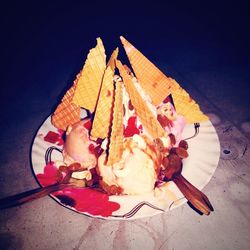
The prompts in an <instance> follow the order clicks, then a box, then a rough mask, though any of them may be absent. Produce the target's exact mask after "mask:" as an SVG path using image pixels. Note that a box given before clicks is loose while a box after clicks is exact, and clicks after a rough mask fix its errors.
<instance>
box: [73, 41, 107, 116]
mask: <svg viewBox="0 0 250 250" xmlns="http://www.w3.org/2000/svg"><path fill="white" fill-rule="evenodd" d="M105 68H106V55H105V49H104V46H103V43H102V40H101V39H100V38H97V45H96V47H95V48H93V49H91V50H90V51H89V54H88V57H87V60H86V62H85V64H84V67H83V69H82V71H81V74H80V77H79V81H78V84H77V86H76V90H75V94H74V96H73V100H72V101H73V103H75V104H76V105H78V106H80V107H82V108H85V109H87V110H89V111H90V112H93V111H94V110H95V107H96V103H97V99H98V95H99V91H100V87H101V83H102V78H103V74H104V71H105Z"/></svg>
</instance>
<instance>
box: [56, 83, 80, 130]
mask: <svg viewBox="0 0 250 250" xmlns="http://www.w3.org/2000/svg"><path fill="white" fill-rule="evenodd" d="M77 81H78V79H76V80H75V81H74V84H73V85H72V87H71V88H70V89H69V90H68V91H67V92H66V94H65V95H64V97H63V98H62V100H61V103H60V104H59V105H58V106H57V108H56V110H55V112H54V114H53V115H52V117H51V123H52V124H53V125H54V126H55V127H56V128H58V129H62V130H65V131H66V129H67V127H68V126H69V125H72V124H74V123H76V122H78V121H80V111H81V109H80V107H79V106H78V105H77V104H75V103H72V98H73V96H74V93H75V88H76V85H77Z"/></svg>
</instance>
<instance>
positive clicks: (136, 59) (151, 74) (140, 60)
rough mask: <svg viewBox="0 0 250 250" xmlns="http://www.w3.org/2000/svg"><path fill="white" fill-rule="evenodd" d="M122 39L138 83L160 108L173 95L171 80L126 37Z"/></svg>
mask: <svg viewBox="0 0 250 250" xmlns="http://www.w3.org/2000/svg"><path fill="white" fill-rule="evenodd" d="M120 39H121V42H122V44H123V47H124V49H125V52H126V54H127V56H128V59H129V61H130V63H131V66H132V68H133V70H134V72H135V75H136V77H137V79H138V81H139V82H140V84H141V86H142V88H143V89H144V90H145V91H146V93H147V94H148V95H149V96H150V98H151V100H152V102H153V104H154V105H155V106H158V105H159V104H160V103H161V102H162V101H163V100H164V99H165V98H166V96H168V95H169V94H170V93H171V90H172V87H173V86H172V83H171V81H170V79H169V78H168V77H167V76H166V75H165V74H164V73H162V72H161V71H160V70H159V69H158V68H157V67H156V66H155V65H154V64H153V63H152V62H151V61H149V60H148V59H147V58H146V57H145V56H144V55H143V54H142V53H141V52H140V51H139V50H138V49H136V48H135V47H134V46H133V45H132V44H131V43H130V42H128V41H127V40H126V39H125V38H124V37H122V36H121V37H120Z"/></svg>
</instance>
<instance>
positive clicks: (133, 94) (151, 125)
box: [116, 60, 166, 138]
mask: <svg viewBox="0 0 250 250" xmlns="http://www.w3.org/2000/svg"><path fill="white" fill-rule="evenodd" d="M116 66H117V68H118V69H119V72H120V74H121V76H122V78H123V82H124V85H125V88H126V90H127V92H128V94H129V98H130V99H131V102H132V105H133V106H134V108H135V111H136V115H137V116H138V117H139V119H140V121H141V123H142V125H143V128H145V129H146V130H147V132H148V133H149V134H150V135H151V136H152V137H153V138H158V137H162V136H164V135H165V134H166V133H165V130H164V129H163V128H162V126H161V124H160V123H159V122H158V120H157V118H156V117H155V115H154V114H153V112H152V111H151V110H150V108H149V107H148V105H147V103H146V101H145V100H144V99H143V98H142V97H141V95H140V93H139V92H138V90H137V89H136V87H135V86H134V83H133V81H132V79H131V78H130V76H129V75H128V73H127V71H126V69H125V68H124V67H123V65H122V63H121V62H120V61H118V60H117V61H116Z"/></svg>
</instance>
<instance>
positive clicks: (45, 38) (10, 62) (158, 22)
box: [0, 0, 250, 125]
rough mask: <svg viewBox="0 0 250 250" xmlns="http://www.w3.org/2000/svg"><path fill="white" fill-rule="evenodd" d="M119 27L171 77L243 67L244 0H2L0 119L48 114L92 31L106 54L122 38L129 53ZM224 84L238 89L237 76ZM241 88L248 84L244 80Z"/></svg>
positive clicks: (91, 40) (75, 69) (84, 52)
mask: <svg viewBox="0 0 250 250" xmlns="http://www.w3.org/2000/svg"><path fill="white" fill-rule="evenodd" d="M120 35H123V36H124V37H126V38H127V39H128V40H129V41H130V42H131V43H132V44H134V45H135V47H137V48H138V49H139V50H140V51H142V52H143V53H144V54H145V55H146V56H147V57H148V58H150V59H151V60H152V61H153V62H155V63H156V64H157V65H158V66H159V67H160V68H161V69H162V70H163V71H164V72H165V73H166V74H167V75H170V76H172V77H174V78H178V77H179V75H178V73H180V74H182V73H185V72H200V71H204V70H209V72H214V73H217V74H227V76H228V78H229V79H230V78H232V79H237V77H238V75H237V74H241V73H239V71H237V70H240V72H242V70H243V71H244V74H245V75H247V74H248V73H246V72H248V68H249V44H250V41H249V7H248V5H247V3H244V2H241V1H234V2H229V1H218V2H217V3H216V2H212V1H199V2H192V1H185V2H178V1H150V2H148V1H141V2H140V1H139V2H138V1H133V2H129V1H111V2H110V1H101V3H100V2H99V1H95V0H93V1H89V2H86V1H50V2H48V1H47V2H46V1H28V2H27V1H9V2H8V3H7V4H6V3H5V4H1V78H0V79H1V80H0V84H1V94H0V105H1V113H2V115H1V125H4V124H3V123H4V121H6V119H8V117H10V116H12V115H13V114H15V116H16V117H17V118H18V117H19V116H20V117H21V116H25V115H27V116H28V115H29V112H38V113H39V112H40V113H41V117H42V116H46V115H49V113H50V112H51V111H52V110H53V108H54V106H55V105H56V104H57V102H58V100H59V99H60V97H61V96H62V94H63V92H64V91H65V89H66V88H67V86H69V84H71V83H72V82H73V80H74V77H75V75H76V74H77V73H78V72H79V70H80V69H81V67H82V65H83V63H84V61H85V59H86V55H87V53H88V50H89V49H90V48H92V47H94V46H95V44H96V41H95V39H96V37H99V36H100V37H101V38H102V40H103V42H104V45H105V48H106V52H107V55H108V56H109V55H110V53H111V51H112V50H113V49H114V48H115V47H116V46H119V47H120V51H121V52H120V58H121V59H122V60H124V61H126V57H125V55H124V52H123V50H122V47H121V44H120V42H119V36H120ZM237 72H238V73H237ZM235 74H236V75H235ZM247 79H249V78H247ZM184 84H185V83H184ZM223 84H231V85H235V91H237V86H238V83H237V82H235V81H230V82H226V83H223ZM241 88H245V89H246V90H247V89H249V87H248V80H247V81H246V80H245V81H244V83H242V86H241ZM222 89H223V88H222ZM232 93H234V90H232ZM246 93H249V90H247V91H246ZM246 97H247V96H244V98H246ZM43 98H44V99H45V102H44V106H42V107H41V104H39V105H40V106H39V105H38V103H39V101H40V103H41V101H42V99H43ZM47 99H49V100H50V101H49V102H46V100H47ZM232 99H233V96H232ZM248 104H249V102H248V103H242V105H245V106H246V105H248ZM25 105H26V108H25V109H24V108H23V106H25ZM35 105H37V108H35V109H32V106H33V107H34V106H35ZM21 106H22V107H21ZM247 118H250V117H247ZM41 121H42V118H41Z"/></svg>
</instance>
